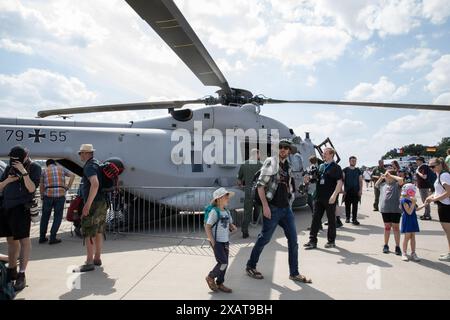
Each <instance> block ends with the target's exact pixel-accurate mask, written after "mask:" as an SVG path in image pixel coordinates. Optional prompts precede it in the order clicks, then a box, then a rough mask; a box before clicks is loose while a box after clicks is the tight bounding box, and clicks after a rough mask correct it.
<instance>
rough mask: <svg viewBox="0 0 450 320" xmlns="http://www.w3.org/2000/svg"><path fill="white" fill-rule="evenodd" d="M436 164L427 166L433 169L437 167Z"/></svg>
mask: <svg viewBox="0 0 450 320" xmlns="http://www.w3.org/2000/svg"><path fill="white" fill-rule="evenodd" d="M437 166H438V164H430V165H429V167H430V168H431V169H434V168H435V167H437Z"/></svg>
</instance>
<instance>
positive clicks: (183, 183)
mask: <svg viewBox="0 0 450 320" xmlns="http://www.w3.org/2000/svg"><path fill="white" fill-rule="evenodd" d="M195 123H197V124H198V123H201V127H202V133H204V132H205V131H207V130H208V129H213V128H214V129H218V130H219V131H220V132H223V134H225V132H226V130H227V129H242V130H244V131H245V130H247V129H255V130H259V129H267V131H268V132H269V133H270V132H271V130H272V129H274V130H277V132H278V133H279V137H280V138H289V139H294V142H295V145H296V147H297V150H298V153H297V154H296V155H291V160H292V163H293V166H294V171H295V172H296V175H297V177H296V180H298V182H297V183H301V181H300V179H301V177H300V175H299V174H300V171H301V169H302V168H303V163H307V161H308V157H309V156H310V155H312V154H315V150H314V145H313V144H312V143H311V141H310V140H309V139H306V140H304V141H303V140H302V139H301V138H300V137H296V136H295V135H294V134H293V131H292V130H290V129H289V128H288V127H287V126H285V125H284V124H282V123H281V122H279V121H277V120H274V119H272V118H269V117H265V116H262V115H260V114H259V106H255V105H253V104H248V105H243V106H238V107H230V106H208V107H202V108H199V109H195V110H192V111H191V110H189V109H182V110H180V111H176V112H174V113H172V114H168V115H167V116H161V117H156V118H153V119H148V120H143V121H134V122H129V123H102V122H79V121H73V120H67V119H66V120H60V119H58V120H47V119H25V118H22V119H21V118H0V130H1V138H0V139H1V140H0V141H1V144H0V157H6V156H7V154H8V152H9V150H10V149H11V148H12V147H13V146H15V145H17V144H20V145H23V146H25V147H27V148H28V149H29V150H30V153H31V156H32V157H33V158H34V159H47V158H55V159H60V160H63V161H62V162H61V163H62V164H67V163H70V164H71V165H72V166H69V168H70V169H73V167H74V166H77V167H78V169H80V168H81V167H82V166H83V163H82V162H81V161H80V159H79V156H78V154H77V152H78V149H79V146H80V145H81V144H83V143H92V144H93V145H94V148H95V149H96V151H95V157H96V158H97V159H99V160H101V161H104V160H105V159H107V158H110V157H118V158H120V159H122V161H123V162H124V164H125V166H126V170H125V172H124V173H123V174H122V175H121V183H122V186H123V188H133V189H134V190H135V191H134V193H135V194H136V195H137V196H139V197H142V198H146V199H152V200H155V201H158V202H160V203H163V204H169V205H177V206H182V207H184V208H185V209H197V208H194V207H196V206H198V205H196V204H197V203H199V202H201V199H199V198H200V197H201V196H202V194H203V197H205V196H204V194H205V192H207V194H209V193H210V192H212V190H211V187H219V186H224V187H229V188H232V189H233V190H234V191H235V192H238V194H237V196H236V197H235V199H233V201H232V203H231V207H233V208H239V207H242V205H243V196H244V195H243V192H242V190H240V189H238V188H237V187H235V186H236V177H237V172H238V170H239V166H240V164H239V163H237V162H234V163H231V164H230V163H223V164H216V163H213V164H203V163H196V164H175V163H173V161H172V158H171V154H172V151H173V148H174V146H175V145H176V144H177V143H178V141H172V135H173V133H174V131H175V130H177V129H185V131H188V132H189V133H191V134H192V137H193V138H192V139H194V136H195V134H201V133H199V132H194V125H195ZM258 138H259V139H260V138H261V137H258ZM258 142H261V143H265V144H267V137H262V140H260V141H258ZM209 143H210V142H205V141H203V142H202V147H204V146H206V145H207V144H209ZM247 143H248V141H247ZM244 144H245V141H237V142H236V148H235V149H234V152H235V153H236V156H237V155H238V154H239V152H241V153H242V154H241V155H242V156H244V155H243V153H244V152H245V151H244V150H245V145H244ZM247 148H248V146H247ZM225 152H226V148H225V149H224V157H226V154H225ZM247 153H248V150H247ZM263 157H264V155H263ZM75 171H78V172H80V171H79V170H75ZM207 187H209V188H208V189H206V188H207ZM189 199H190V200H189Z"/></svg>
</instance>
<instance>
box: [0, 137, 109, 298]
mask: <svg viewBox="0 0 450 320" xmlns="http://www.w3.org/2000/svg"><path fill="white" fill-rule="evenodd" d="M94 151H95V149H94V148H93V146H92V145H91V144H83V145H81V147H80V150H79V152H78V154H79V157H80V160H81V161H82V162H83V163H84V164H85V165H84V167H83V177H82V181H81V186H80V192H81V196H82V198H83V203H84V205H83V212H82V217H83V218H82V225H81V227H82V234H83V237H84V242H85V243H86V261H85V263H84V264H82V265H81V266H80V267H78V268H76V269H74V272H87V271H93V270H95V266H101V264H102V261H101V253H102V246H103V235H104V232H105V225H106V213H107V207H108V204H107V201H106V198H105V194H104V193H103V192H101V189H100V183H99V180H100V176H101V172H100V166H99V161H97V160H96V159H95V158H94ZM8 156H9V158H10V159H9V165H8V166H7V167H6V169H5V171H4V172H3V175H2V176H1V178H0V193H1V194H2V197H1V203H0V209H1V210H0V237H6V238H7V244H8V255H7V256H0V258H1V260H2V261H4V260H7V262H8V267H7V269H6V270H7V272H6V273H7V274H6V279H7V283H11V284H12V285H13V287H14V291H16V292H17V291H21V290H23V289H24V288H25V287H26V277H25V272H26V268H27V265H28V262H29V259H30V254H31V240H30V229H31V215H30V209H31V206H32V205H33V203H34V198H35V195H36V191H37V190H38V189H40V195H41V199H42V217H41V221H40V236H39V243H40V244H43V243H47V242H48V243H49V244H50V245H54V244H58V243H60V242H61V239H58V238H57V233H58V229H59V227H60V224H61V221H62V218H63V210H64V203H65V195H66V191H67V190H68V189H70V187H71V185H72V183H73V181H74V178H75V176H74V175H73V173H71V172H69V171H67V170H65V169H63V168H62V167H60V166H57V165H56V163H55V161H54V160H51V159H49V160H48V161H47V162H46V168H45V169H44V170H42V169H41V167H40V166H39V165H38V164H37V163H36V162H33V161H32V160H31V158H30V154H29V151H28V150H27V149H25V148H23V147H22V146H15V147H13V148H12V149H11V150H10V152H9V155H8ZM66 177H68V178H69V182H68V183H67V181H66ZM52 210H53V212H54V213H53V214H54V219H53V225H52V228H51V230H50V239H48V238H47V228H48V222H49V219H50V215H51V212H52ZM17 262H19V266H17Z"/></svg>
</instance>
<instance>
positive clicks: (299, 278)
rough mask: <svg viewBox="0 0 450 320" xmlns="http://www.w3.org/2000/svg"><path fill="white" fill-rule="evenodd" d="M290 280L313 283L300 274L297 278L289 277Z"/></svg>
mask: <svg viewBox="0 0 450 320" xmlns="http://www.w3.org/2000/svg"><path fill="white" fill-rule="evenodd" d="M289 279H290V280H293V281H298V282H302V283H312V280H311V279H308V278H306V277H305V276H303V275H301V274H298V275H296V276H289Z"/></svg>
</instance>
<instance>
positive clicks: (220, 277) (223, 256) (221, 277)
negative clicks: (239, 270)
mask: <svg viewBox="0 0 450 320" xmlns="http://www.w3.org/2000/svg"><path fill="white" fill-rule="evenodd" d="M229 255H230V244H229V243H228V242H216V244H215V245H214V257H215V258H216V261H217V264H216V266H215V267H214V269H213V270H212V271H211V272H210V273H209V276H210V277H211V278H213V279H216V278H217V279H216V283H217V284H222V283H224V281H225V272H226V271H227V267H228V256H229Z"/></svg>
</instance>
